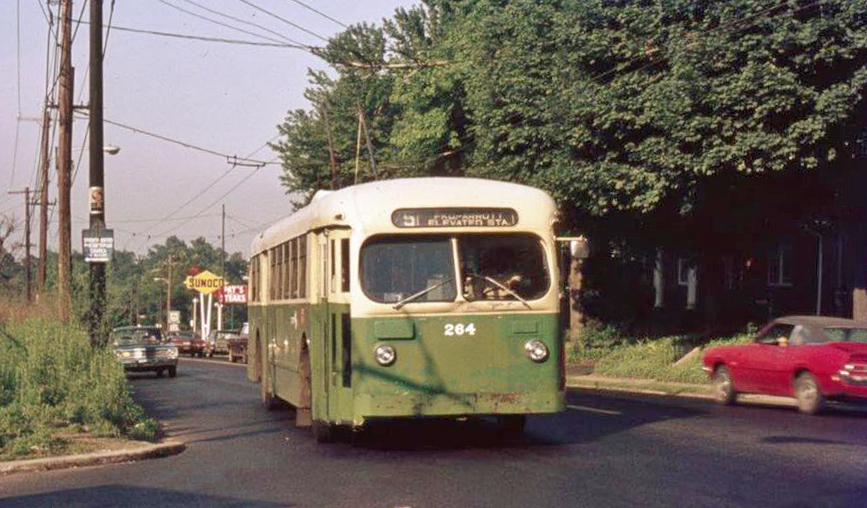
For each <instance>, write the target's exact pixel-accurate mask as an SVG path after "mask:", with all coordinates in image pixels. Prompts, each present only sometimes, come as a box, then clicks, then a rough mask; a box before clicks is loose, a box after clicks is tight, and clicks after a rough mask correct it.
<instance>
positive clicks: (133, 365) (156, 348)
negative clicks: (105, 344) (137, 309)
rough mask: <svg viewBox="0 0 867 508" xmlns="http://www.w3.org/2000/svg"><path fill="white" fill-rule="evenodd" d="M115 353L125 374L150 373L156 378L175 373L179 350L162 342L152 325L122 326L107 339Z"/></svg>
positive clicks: (166, 342) (171, 375)
mask: <svg viewBox="0 0 867 508" xmlns="http://www.w3.org/2000/svg"><path fill="white" fill-rule="evenodd" d="M109 340H110V341H111V344H112V346H113V347H114V353H115V355H116V356H117V358H118V360H120V363H121V364H122V365H123V370H124V371H126V372H141V371H152V372H155V373H156V375H157V377H161V376H162V375H163V373H164V372H168V373H169V377H175V376H176V375H177V373H178V348H177V347H175V346H174V344H171V343H170V342H168V341H164V340H163V338H162V333H161V331H160V329H159V328H157V327H155V326H123V327H120V328H115V329H114V330H112V331H111V335H110V336H109Z"/></svg>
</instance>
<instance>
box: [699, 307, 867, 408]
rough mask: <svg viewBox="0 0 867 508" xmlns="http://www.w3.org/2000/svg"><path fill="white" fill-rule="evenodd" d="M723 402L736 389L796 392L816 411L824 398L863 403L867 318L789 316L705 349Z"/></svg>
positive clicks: (705, 362)
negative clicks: (742, 340) (738, 342)
mask: <svg viewBox="0 0 867 508" xmlns="http://www.w3.org/2000/svg"><path fill="white" fill-rule="evenodd" d="M702 368H703V369H704V370H705V372H707V374H708V375H709V376H710V378H711V380H712V382H713V386H714V397H715V398H716V400H717V402H719V403H721V404H732V403H734V402H735V401H736V398H737V395H738V393H761V394H766V395H777V396H784V397H795V399H796V400H797V403H798V409H799V410H800V411H801V412H803V413H809V414H816V413H819V412H821V411H822V410H823V409H824V407H825V402H826V401H827V400H846V401H852V402H861V403H867V323H863V322H858V321H853V320H851V319H842V318H832V317H821V316H787V317H781V318H778V319H775V320H773V321H771V322H770V323H768V324H767V325H766V326H765V327H764V328H762V329H761V330H760V331H759V333H758V334H757V335H756V338H755V340H754V341H753V343H752V344H748V345H742V346H718V347H714V348H711V349H709V350H708V351H707V352H706V353H705V355H704V358H703V367H702Z"/></svg>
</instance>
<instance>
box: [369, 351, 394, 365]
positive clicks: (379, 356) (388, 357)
mask: <svg viewBox="0 0 867 508" xmlns="http://www.w3.org/2000/svg"><path fill="white" fill-rule="evenodd" d="M374 355H375V356H376V363H378V364H380V365H382V366H383V367H387V366H389V365H391V364H392V363H394V361H395V360H396V359H397V351H395V350H394V348H393V347H391V346H379V347H377V348H376V351H374Z"/></svg>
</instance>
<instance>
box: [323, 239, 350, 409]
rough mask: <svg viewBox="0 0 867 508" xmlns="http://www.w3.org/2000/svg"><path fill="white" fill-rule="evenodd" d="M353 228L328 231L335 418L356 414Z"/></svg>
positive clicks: (331, 391) (331, 390)
mask: <svg viewBox="0 0 867 508" xmlns="http://www.w3.org/2000/svg"><path fill="white" fill-rule="evenodd" d="M350 233H351V231H350V230H349V229H333V230H329V231H328V235H327V237H326V239H327V255H328V267H327V268H328V271H327V275H328V281H327V282H328V291H327V293H326V294H327V297H328V299H327V303H326V307H327V317H326V319H327V325H326V328H327V330H328V335H327V338H328V340H327V344H328V353H327V355H326V356H327V357H328V370H327V372H328V392H329V396H328V408H329V414H330V415H331V417H332V418H335V419H344V420H345V419H348V418H351V414H352V337H351V330H350V318H349V302H350V298H349V287H350V277H349V268H350V244H349V237H350Z"/></svg>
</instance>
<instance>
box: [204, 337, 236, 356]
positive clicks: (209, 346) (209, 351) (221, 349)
mask: <svg viewBox="0 0 867 508" xmlns="http://www.w3.org/2000/svg"><path fill="white" fill-rule="evenodd" d="M239 336H240V334H239V333H238V330H211V332H210V333H208V339H207V342H206V344H205V354H206V355H208V356H209V357H213V356H214V355H226V354H229V342H228V341H229V339H236V338H238V337H239Z"/></svg>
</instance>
